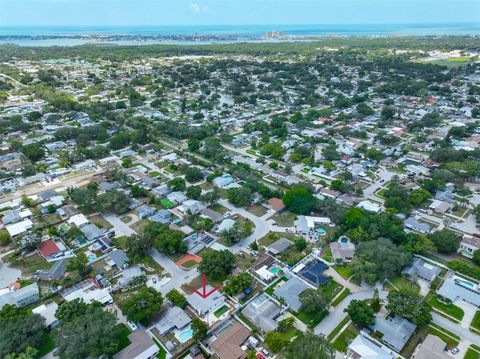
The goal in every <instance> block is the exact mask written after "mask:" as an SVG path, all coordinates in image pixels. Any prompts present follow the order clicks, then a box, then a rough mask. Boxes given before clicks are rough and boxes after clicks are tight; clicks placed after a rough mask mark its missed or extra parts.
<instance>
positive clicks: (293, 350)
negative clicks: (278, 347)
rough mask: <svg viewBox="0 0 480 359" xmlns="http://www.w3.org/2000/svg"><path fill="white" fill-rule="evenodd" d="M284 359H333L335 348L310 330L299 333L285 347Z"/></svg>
mask: <svg viewBox="0 0 480 359" xmlns="http://www.w3.org/2000/svg"><path fill="white" fill-rule="evenodd" d="M284 355H285V358H286V359H298V358H302V359H333V358H335V350H333V348H332V347H331V346H330V344H329V343H328V341H327V340H326V339H325V338H324V337H321V336H319V335H315V334H313V333H312V332H306V333H299V334H298V335H297V336H296V337H295V339H293V340H292V341H291V342H290V344H289V345H288V346H287V347H286V348H285V351H284Z"/></svg>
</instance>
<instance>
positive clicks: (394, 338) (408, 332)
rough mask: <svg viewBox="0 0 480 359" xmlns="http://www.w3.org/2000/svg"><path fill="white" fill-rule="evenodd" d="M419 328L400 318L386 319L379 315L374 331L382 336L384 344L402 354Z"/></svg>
mask: <svg viewBox="0 0 480 359" xmlns="http://www.w3.org/2000/svg"><path fill="white" fill-rule="evenodd" d="M416 328H417V326H416V325H415V324H413V323H411V322H409V321H408V320H406V319H405V318H402V317H400V316H396V317H387V318H384V317H382V316H380V315H377V317H376V319H375V324H374V326H373V328H372V329H373V331H375V332H379V333H381V334H382V342H383V343H384V344H385V345H386V346H388V347H390V348H392V349H393V350H395V351H396V352H398V353H400V352H401V351H402V349H403V347H404V346H405V344H407V342H408V340H409V339H410V337H411V336H412V334H413V332H414V331H415V329H416Z"/></svg>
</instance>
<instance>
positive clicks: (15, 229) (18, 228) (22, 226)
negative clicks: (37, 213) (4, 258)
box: [5, 219, 33, 238]
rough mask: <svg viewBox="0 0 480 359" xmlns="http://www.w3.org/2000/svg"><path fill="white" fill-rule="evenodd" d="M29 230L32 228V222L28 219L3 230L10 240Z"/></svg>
mask: <svg viewBox="0 0 480 359" xmlns="http://www.w3.org/2000/svg"><path fill="white" fill-rule="evenodd" d="M31 228H33V222H32V221H31V220H30V219H25V220H23V221H21V222H16V223H13V224H9V225H8V226H5V229H6V230H7V232H8V234H9V235H10V237H12V238H13V237H15V236H18V235H20V234H23V233H25V232H27V231H28V230H29V229H31Z"/></svg>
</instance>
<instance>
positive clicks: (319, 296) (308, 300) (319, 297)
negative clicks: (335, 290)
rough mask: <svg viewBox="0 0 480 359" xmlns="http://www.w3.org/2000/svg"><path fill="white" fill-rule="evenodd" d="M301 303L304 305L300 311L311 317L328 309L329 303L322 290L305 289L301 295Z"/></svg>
mask: <svg viewBox="0 0 480 359" xmlns="http://www.w3.org/2000/svg"><path fill="white" fill-rule="evenodd" d="M300 303H302V306H301V307H300V310H301V311H302V312H305V313H307V314H310V315H315V314H318V313H320V312H323V311H324V310H326V309H328V301H327V299H326V298H325V295H324V293H323V291H322V290H321V289H320V288H317V289H312V288H307V289H305V290H304V291H303V292H302V294H300Z"/></svg>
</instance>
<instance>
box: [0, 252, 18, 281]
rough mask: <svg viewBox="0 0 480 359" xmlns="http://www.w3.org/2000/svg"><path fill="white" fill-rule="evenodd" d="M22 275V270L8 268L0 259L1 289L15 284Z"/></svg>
mask: <svg viewBox="0 0 480 359" xmlns="http://www.w3.org/2000/svg"><path fill="white" fill-rule="evenodd" d="M21 275H22V271H21V270H19V269H16V268H10V267H8V266H7V265H6V264H5V263H3V261H2V259H1V258H0V288H3V287H6V286H8V285H9V284H10V283H13V282H15V281H16V280H17V279H18V278H20V276H21Z"/></svg>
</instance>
